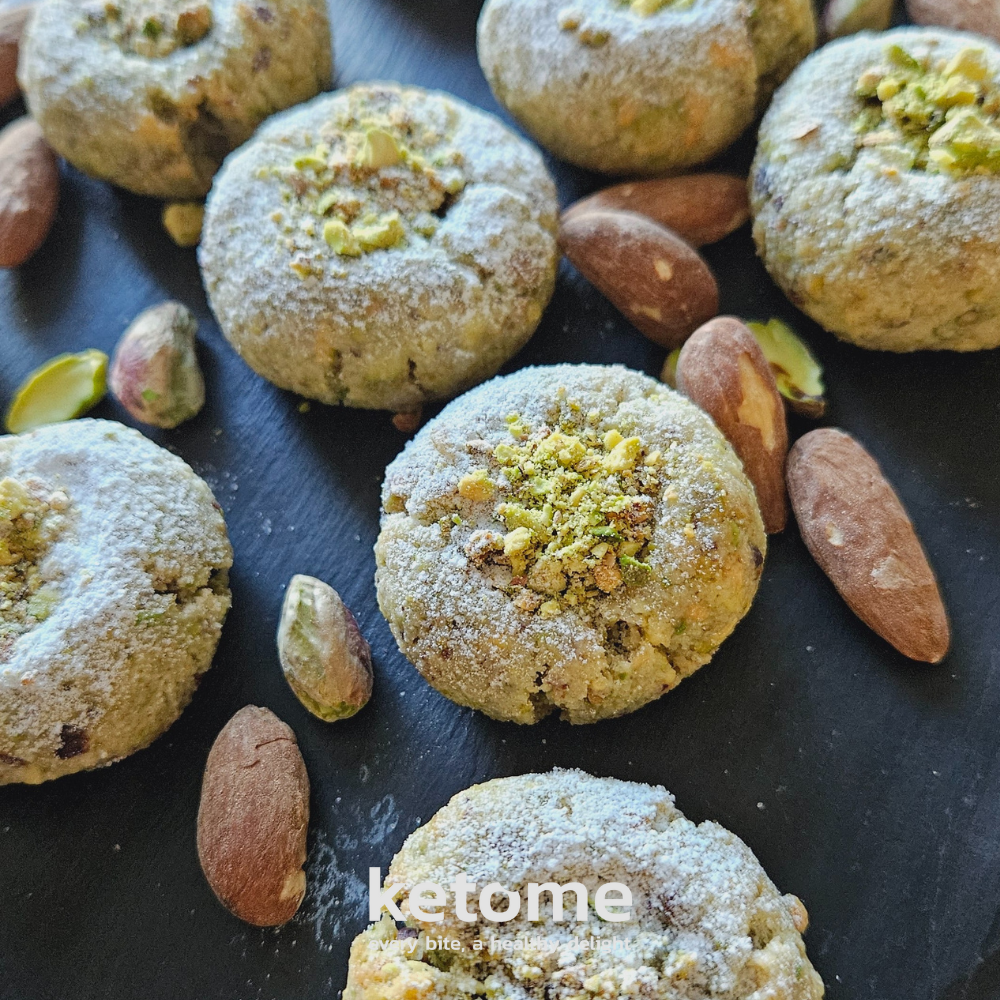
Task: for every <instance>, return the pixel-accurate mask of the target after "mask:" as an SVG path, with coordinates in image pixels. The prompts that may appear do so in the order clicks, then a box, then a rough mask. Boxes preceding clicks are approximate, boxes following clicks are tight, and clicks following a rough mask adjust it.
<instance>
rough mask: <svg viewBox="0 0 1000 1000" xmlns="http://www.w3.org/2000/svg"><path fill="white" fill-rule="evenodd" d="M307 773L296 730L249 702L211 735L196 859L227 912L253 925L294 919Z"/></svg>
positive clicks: (301, 888) (301, 880) (301, 882)
mask: <svg viewBox="0 0 1000 1000" xmlns="http://www.w3.org/2000/svg"><path fill="white" fill-rule="evenodd" d="M308 826H309V776H308V775H307V774H306V767H305V764H304V763H303V761H302V754H301V753H300V752H299V746H298V743H297V742H296V740H295V733H293V732H292V730H291V729H290V728H289V727H288V726H286V725H285V723H283V722H282V721H281V720H280V719H279V718H278V717H277V716H276V715H275V714H274V713H273V712H271V711H269V710H268V709H266V708H257V707H256V706H255V705H247V706H246V708H241V709H240V710H239V711H238V712H237V713H236V714H235V715H234V716H233V717H232V718H231V719H230V720H229V722H227V723H226V725H225V726H224V727H223V729H222V732H220V733H219V735H218V736H217V737H216V740H215V743H214V744H213V745H212V749H211V752H210V753H209V755H208V762H207V764H206V765H205V777H204V779H203V781H202V786H201V805H200V807H199V809H198V859H199V861H200V862H201V869H202V871H203V872H204V873H205V878H206V879H208V884H209V885H210V886H211V887H212V891H213V892H214V893H215V895H216V896H217V897H218V899H219V902H221V903H222V905H223V906H224V907H226V909H227V910H229V911H230V912H231V913H233V914H234V915H235V916H237V917H239V918H240V920H245V921H246V922H247V923H248V924H254V925H255V926H257V927H275V926H277V925H278V924H283V923H286V922H287V921H289V920H291V919H292V917H294V916H295V913H296V911H297V910H298V908H299V905H300V904H301V902H302V898H303V896H304V895H305V889H306V878H305V872H304V871H303V870H302V866H303V865H304V864H305V860H306V832H307V829H308Z"/></svg>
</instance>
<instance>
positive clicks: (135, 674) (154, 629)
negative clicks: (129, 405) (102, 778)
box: [0, 420, 232, 785]
mask: <svg viewBox="0 0 1000 1000" xmlns="http://www.w3.org/2000/svg"><path fill="white" fill-rule="evenodd" d="M231 564H232V549H231V548H230V545H229V540H228V538H227V537H226V525H225V523H224V521H223V519H222V514H221V511H220V508H219V506H218V504H216V503H215V500H214V499H213V497H212V493H211V491H210V490H209V488H208V486H207V485H206V484H205V483H204V482H203V481H202V480H201V479H199V478H198V476H196V475H195V474H194V472H192V471H191V469H190V468H189V467H188V466H187V465H185V463H184V462H182V461H181V460H180V459H179V458H177V457H176V456H175V455H172V454H170V452H168V451H165V450H164V449H163V448H160V447H159V446H158V445H155V444H153V443H152V442H151V441H149V440H147V439H146V438H144V437H143V436H142V435H141V434H139V433H138V432H137V431H134V430H130V429H129V428H127V427H123V426H122V425H121V424H117V423H114V422H112V421H108V420H74V421H72V422H70V423H64V424H53V425H50V426H48V427H42V428H39V429H38V430H35V431H31V432H30V433H27V434H21V435H17V436H7V437H2V438H0V785H2V784H8V783H10V782H26V783H28V784H37V783H38V782H42V781H48V780H49V779H51V778H58V777H60V776H61V775H64V774H71V773H73V772H74V771H81V770H84V769H86V768H91V767H99V766H102V765H105V764H110V763H112V762H113V761H116V760H119V759H121V758H122V757H126V756H127V755H128V754H130V753H132V752H134V751H135V750H139V749H141V748H142V747H144V746H147V745H148V744H149V743H151V742H152V741H153V740H154V739H156V737H157V736H159V735H160V734H161V733H162V732H163V731H164V730H166V729H167V727H168V726H169V725H170V724H171V723H172V722H173V721H174V720H175V719H176V718H177V716H178V715H180V713H181V711H182V709H183V708H184V706H185V705H186V704H187V703H188V701H189V700H190V699H191V695H192V694H193V693H194V689H195V687H196V686H197V684H198V680H199V678H200V677H201V675H202V674H203V673H204V672H205V671H206V670H207V669H208V668H209V666H210V665H211V662H212V656H213V654H214V652H215V647H216V644H217V643H218V641H219V634H220V631H221V629H222V622H223V619H224V618H225V617H226V612H227V611H228V610H229V604H230V598H229V586H228V582H227V577H228V571H229V567H230V565H231Z"/></svg>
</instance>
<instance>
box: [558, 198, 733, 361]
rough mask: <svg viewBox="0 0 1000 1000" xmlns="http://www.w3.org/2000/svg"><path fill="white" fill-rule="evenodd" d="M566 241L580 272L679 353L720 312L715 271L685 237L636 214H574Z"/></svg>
mask: <svg viewBox="0 0 1000 1000" xmlns="http://www.w3.org/2000/svg"><path fill="white" fill-rule="evenodd" d="M559 243H560V245H561V246H562V249H563V252H564V253H565V254H566V256H567V257H568V258H569V259H570V260H571V261H572V262H573V264H574V265H575V266H576V268H577V270H578V271H579V272H580V273H581V274H582V275H583V276H584V277H585V278H587V279H588V280H589V281H590V282H591V283H592V284H594V285H595V286H596V287H597V288H598V289H599V290H600V291H601V292H603V293H604V294H605V295H606V296H607V297H608V298H609V299H610V300H611V301H612V302H613V303H614V304H615V305H616V306H617V307H618V308H619V309H620V310H621V311H622V312H623V313H624V314H625V316H626V317H627V318H628V319H629V320H631V321H632V323H634V324H635V326H637V327H638V328H639V330H640V331H641V332H642V333H644V334H645V335H646V336H647V337H649V339H650V340H652V341H653V342H654V343H656V344H659V345H661V346H662V347H666V348H670V349H672V348H674V347H678V346H679V345H680V344H682V343H683V342H684V341H685V340H686V339H687V337H688V336H689V335H690V334H691V332H692V331H693V330H695V329H697V328H698V327H699V326H700V325H701V324H702V323H704V322H705V320H707V319H708V318H709V317H711V316H714V315H715V314H716V312H718V309H719V289H718V286H717V285H716V283H715V278H714V276H713V275H712V272H711V271H710V270H709V267H708V265H707V264H706V263H705V261H704V260H702V259H701V257H700V256H699V255H698V253H697V252H696V251H694V250H692V249H691V247H690V246H688V245H687V243H685V242H684V241H683V240H682V239H681V238H680V237H679V236H677V235H675V234H674V233H672V232H671V231H670V230H669V229H667V228H666V227H665V226H661V225H660V224H659V223H658V222H653V220H652V219H647V218H646V217H645V216H644V215H639V214H638V213H636V212H621V211H615V210H612V209H602V210H600V211H595V212H583V211H577V212H573V213H572V214H571V215H568V216H564V217H563V220H562V223H561V225H560V227H559Z"/></svg>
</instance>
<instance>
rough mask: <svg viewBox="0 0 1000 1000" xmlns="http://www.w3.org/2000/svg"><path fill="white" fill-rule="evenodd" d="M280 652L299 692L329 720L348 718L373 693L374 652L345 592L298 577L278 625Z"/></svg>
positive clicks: (288, 676) (314, 711)
mask: <svg viewBox="0 0 1000 1000" xmlns="http://www.w3.org/2000/svg"><path fill="white" fill-rule="evenodd" d="M278 657H279V659H280V660H281V669H282V670H283V671H284V674H285V680H287V681H288V684H289V687H291V689H292V690H293V691H294V692H295V696H296V697H297V698H298V699H299V701H300V702H302V704H303V705H304V706H305V707H306V708H307V709H309V711H310V712H312V714H313V715H315V716H316V717H317V718H319V719H322V720H323V721H324V722H335V721H336V720H337V719H346V718H349V717H350V716H352V715H354V714H355V713H356V712H359V711H360V710H361V709H362V708H364V707H365V705H367V704H368V699H369V698H370V697H371V694H372V653H371V649H370V648H369V646H368V643H367V642H366V641H365V638H364V636H363V635H362V634H361V630H360V629H359V628H358V623H357V621H356V620H355V618H354V615H352V614H351V611H350V609H349V608H348V607H347V606H346V605H345V604H344V602H343V601H342V600H341V599H340V595H339V594H338V593H337V592H336V591H335V590H334V589H333V587H331V586H329V584H326V583H324V582H323V581H322V580H317V579H316V578H315V577H313V576H302V575H296V576H293V577H292V579H291V582H290V583H289V584H288V590H287V592H286V593H285V600H284V604H283V605H282V608H281V620H280V622H279V624H278Z"/></svg>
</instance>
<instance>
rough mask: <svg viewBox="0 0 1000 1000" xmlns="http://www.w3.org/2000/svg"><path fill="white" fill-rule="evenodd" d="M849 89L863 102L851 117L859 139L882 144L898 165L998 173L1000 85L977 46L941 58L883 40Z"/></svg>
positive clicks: (933, 170) (866, 144) (867, 144)
mask: <svg viewBox="0 0 1000 1000" xmlns="http://www.w3.org/2000/svg"><path fill="white" fill-rule="evenodd" d="M855 92H856V94H857V96H858V97H859V98H860V99H861V100H863V101H864V104H865V106H864V109H863V110H862V111H861V113H860V114H859V116H858V118H857V120H856V122H855V130H856V131H857V133H858V140H857V142H858V145H859V146H861V147H870V146H878V147H886V148H887V150H891V151H892V152H893V153H894V155H896V156H897V157H898V158H900V159H901V161H902V162H901V163H900V166H902V167H903V168H904V169H916V170H926V171H928V172H929V173H948V174H960V175H961V174H970V173H980V174H981V173H989V174H993V173H1000V127H998V119H1000V89H998V88H997V86H996V84H995V83H994V81H993V79H992V77H991V75H990V71H989V67H988V65H987V61H986V53H985V51H984V50H983V49H982V48H979V47H971V46H970V47H967V48H963V49H962V50H960V51H959V52H958V53H957V54H956V55H955V56H953V57H952V58H950V59H945V58H934V57H933V56H931V55H927V56H923V57H921V58H918V57H917V56H914V55H912V54H911V53H909V52H907V51H906V50H905V49H904V48H902V47H901V46H899V45H889V46H886V49H885V58H884V61H883V62H882V63H881V64H880V65H878V66H874V67H872V68H871V69H868V70H866V71H865V72H864V73H862V74H861V77H860V78H859V79H858V82H857V87H856V91H855Z"/></svg>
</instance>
